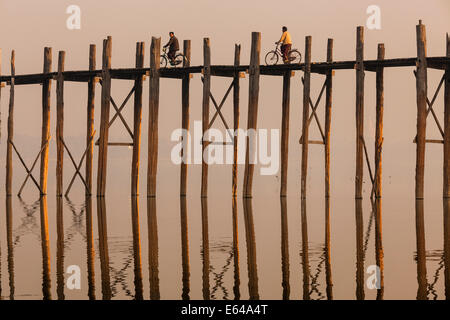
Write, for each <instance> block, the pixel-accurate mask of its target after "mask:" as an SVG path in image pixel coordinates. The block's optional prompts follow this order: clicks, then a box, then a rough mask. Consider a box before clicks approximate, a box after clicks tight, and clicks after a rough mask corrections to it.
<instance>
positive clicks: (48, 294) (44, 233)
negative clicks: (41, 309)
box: [39, 195, 52, 300]
mask: <svg viewBox="0 0 450 320" xmlns="http://www.w3.org/2000/svg"><path fill="white" fill-rule="evenodd" d="M39 205H40V223H41V249H42V295H43V300H51V299H52V291H51V276H50V275H51V273H50V241H49V236H48V207H47V196H46V195H43V196H42V197H41V198H40V199H39Z"/></svg>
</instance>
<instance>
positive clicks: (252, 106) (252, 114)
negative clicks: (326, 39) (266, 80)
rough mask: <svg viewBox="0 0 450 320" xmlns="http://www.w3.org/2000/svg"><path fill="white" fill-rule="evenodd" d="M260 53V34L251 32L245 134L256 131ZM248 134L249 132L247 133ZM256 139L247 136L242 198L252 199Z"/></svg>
mask: <svg viewBox="0 0 450 320" xmlns="http://www.w3.org/2000/svg"><path fill="white" fill-rule="evenodd" d="M260 53H261V33H259V32H252V47H251V52H250V66H249V74H250V77H249V78H250V79H249V92H248V119H247V132H248V131H250V130H252V129H253V130H256V125H257V120H258V97H259V74H260V72H259V64H260ZM248 133H249V132H248ZM255 138H256V137H254V136H253V137H249V136H248V135H247V137H246V140H247V150H246V154H245V170H244V192H243V196H244V198H251V197H252V186H253V171H254V168H255V164H254V162H255V161H254V159H255V157H256V154H255V153H256V141H255Z"/></svg>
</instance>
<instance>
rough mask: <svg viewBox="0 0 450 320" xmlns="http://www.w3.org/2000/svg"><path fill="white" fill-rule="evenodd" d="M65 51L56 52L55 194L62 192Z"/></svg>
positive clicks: (59, 195)
mask: <svg viewBox="0 0 450 320" xmlns="http://www.w3.org/2000/svg"><path fill="white" fill-rule="evenodd" d="M65 59H66V53H65V52H64V51H59V53H58V78H57V83H56V196H57V197H61V196H62V194H63V171H64V146H63V143H62V139H63V137H64V76H63V75H62V72H64V63H65Z"/></svg>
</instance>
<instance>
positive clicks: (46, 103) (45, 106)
mask: <svg viewBox="0 0 450 320" xmlns="http://www.w3.org/2000/svg"><path fill="white" fill-rule="evenodd" d="M51 71H52V48H48V47H46V48H45V49H44V72H43V73H44V75H45V74H47V73H50V72H51ZM50 90H51V79H50V78H48V79H46V80H44V81H43V82H42V138H41V147H43V151H42V153H41V172H40V187H41V192H42V195H45V194H47V178H48V146H49V143H47V140H48V139H49V138H50Z"/></svg>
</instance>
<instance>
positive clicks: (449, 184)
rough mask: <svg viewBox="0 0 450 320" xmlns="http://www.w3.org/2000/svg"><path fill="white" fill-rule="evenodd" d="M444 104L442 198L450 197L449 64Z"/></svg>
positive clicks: (449, 50) (449, 45) (449, 42)
mask: <svg viewBox="0 0 450 320" xmlns="http://www.w3.org/2000/svg"><path fill="white" fill-rule="evenodd" d="M447 58H450V38H449V36H448V34H447ZM444 99H445V106H444V109H445V111H444V198H450V65H448V64H447V68H446V70H445V98H444Z"/></svg>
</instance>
